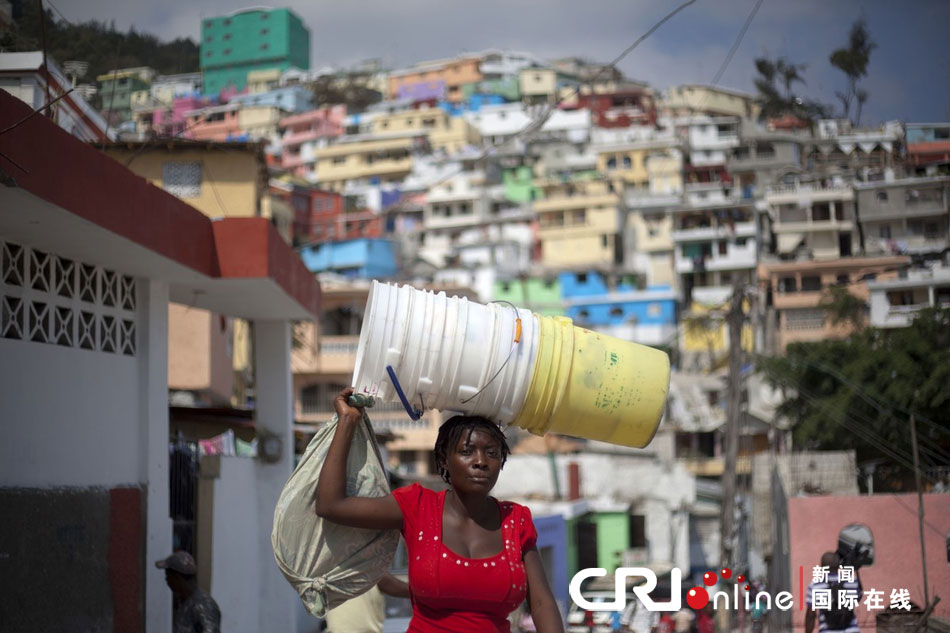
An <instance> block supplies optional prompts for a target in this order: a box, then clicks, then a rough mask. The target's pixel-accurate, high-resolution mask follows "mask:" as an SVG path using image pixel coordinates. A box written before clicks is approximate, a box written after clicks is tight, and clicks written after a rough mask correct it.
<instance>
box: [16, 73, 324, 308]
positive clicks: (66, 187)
mask: <svg viewBox="0 0 950 633" xmlns="http://www.w3.org/2000/svg"><path fill="white" fill-rule="evenodd" d="M31 112H32V109H31V108H30V107H29V106H28V105H27V104H25V103H23V102H22V101H20V100H19V99H17V98H16V97H13V96H11V95H9V94H8V93H6V92H4V91H2V90H0V130H2V129H5V128H7V127H9V126H11V125H13V124H15V123H17V122H18V121H20V120H21V119H23V118H24V117H26V116H28V115H29V114H30V113H31ZM0 154H4V155H6V156H8V157H10V158H11V159H13V160H15V161H16V162H17V163H18V164H19V165H21V166H22V167H23V168H25V169H26V170H27V171H26V172H23V171H22V170H20V169H18V168H17V167H15V166H14V165H13V164H12V163H11V162H10V161H9V160H6V159H4V157H3V156H0V168H2V169H3V171H4V172H6V173H8V174H10V175H12V176H13V177H14V178H16V181H17V185H18V186H19V187H20V188H21V189H24V190H26V191H28V192H30V193H32V194H33V195H35V196H37V197H38V198H41V199H43V200H45V201H47V202H49V203H51V204H54V205H56V206H58V207H61V208H62V209H64V210H66V211H68V212H69V213H72V214H74V215H76V216H78V217H80V218H82V219H84V220H87V221H89V222H91V223H93V224H95V225H97V226H99V227H101V228H103V229H105V230H107V231H110V232H112V233H115V234H116V235H119V236H121V237H124V238H126V239H128V240H130V241H132V242H134V243H135V244H138V245H139V246H141V247H143V248H145V249H148V250H150V251H153V252H155V253H158V254H159V255H162V256H163V257H166V258H168V259H171V260H173V261H176V262H178V263H179V264H181V265H183V266H186V267H188V268H191V269H192V270H195V271H197V272H198V273H201V274H202V275H205V276H207V277H212V278H218V277H227V278H243V277H251V278H268V277H270V278H271V279H272V280H273V281H274V282H275V283H277V284H278V285H279V286H280V287H281V288H283V289H284V291H285V292H286V293H287V294H288V295H289V296H290V297H292V298H293V299H294V300H295V301H296V302H297V303H298V304H300V306H301V307H303V308H304V309H305V310H307V311H308V312H310V313H311V314H313V315H316V314H317V313H318V311H319V304H320V286H319V284H318V283H317V281H316V279H315V278H314V276H313V274H312V273H311V272H310V271H308V270H307V268H306V266H304V263H303V261H302V260H301V259H300V257H299V256H298V255H297V253H295V252H294V251H293V250H292V249H291V248H290V247H289V246H288V245H287V244H286V243H285V242H283V240H281V238H280V235H279V234H278V233H277V230H276V229H275V228H274V227H273V225H271V223H270V222H268V221H267V220H266V219H264V218H230V219H225V220H219V221H216V222H212V221H211V220H210V219H209V218H208V217H206V216H205V215H203V214H202V213H201V212H200V211H198V210H197V209H195V208H194V207H191V206H190V205H188V204H186V203H184V202H182V201H181V200H179V199H178V198H176V197H175V196H173V195H171V194H169V193H167V192H166V191H164V190H162V189H160V188H158V187H155V186H153V185H152V184H151V183H149V182H148V181H147V180H145V179H144V178H142V177H141V176H138V175H136V174H134V173H133V172H132V171H130V170H129V169H127V168H126V167H125V166H124V165H122V164H121V163H119V162H117V161H115V160H113V159H112V158H110V157H108V156H107V155H105V154H104V153H103V152H101V151H99V150H97V149H95V148H94V147H92V146H91V145H87V144H86V143H83V142H82V141H80V140H79V139H77V138H75V137H73V136H72V135H70V134H69V133H68V132H66V131H65V130H63V129H61V128H60V127H59V126H57V125H56V124H54V123H53V122H52V121H50V120H49V119H47V118H46V117H44V116H42V115H36V116H33V117H31V118H29V119H28V120H26V121H25V122H23V123H22V124H21V125H19V126H18V127H16V128H14V129H12V130H10V131H9V132H7V133H6V134H3V135H2V136H0Z"/></svg>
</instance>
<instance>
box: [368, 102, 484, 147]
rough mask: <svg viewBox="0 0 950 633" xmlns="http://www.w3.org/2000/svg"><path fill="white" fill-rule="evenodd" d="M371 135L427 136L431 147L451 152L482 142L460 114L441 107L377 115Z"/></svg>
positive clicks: (373, 121)
mask: <svg viewBox="0 0 950 633" xmlns="http://www.w3.org/2000/svg"><path fill="white" fill-rule="evenodd" d="M371 126H372V132H373V133H374V134H389V133H416V134H419V135H427V136H428V137H429V145H430V147H432V149H433V150H436V151H438V150H443V151H445V152H447V153H449V154H454V153H456V152H458V151H460V150H462V149H463V148H464V147H466V146H475V145H478V144H480V143H481V140H482V137H481V135H480V134H479V133H478V130H477V129H476V128H475V127H474V126H472V125H471V124H470V123H469V122H468V121H466V120H465V119H463V118H462V117H453V116H449V114H448V113H447V112H446V111H445V110H443V109H442V108H423V109H419V110H402V111H400V112H393V113H390V114H385V115H382V116H377V117H376V118H375V119H373V120H372V123H371Z"/></svg>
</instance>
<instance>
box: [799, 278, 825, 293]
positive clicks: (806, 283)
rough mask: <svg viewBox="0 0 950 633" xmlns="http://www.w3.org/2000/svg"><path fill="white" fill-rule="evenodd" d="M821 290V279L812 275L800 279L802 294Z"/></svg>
mask: <svg viewBox="0 0 950 633" xmlns="http://www.w3.org/2000/svg"><path fill="white" fill-rule="evenodd" d="M820 290H821V277H819V276H817V275H812V276H809V277H802V292H818V291H820Z"/></svg>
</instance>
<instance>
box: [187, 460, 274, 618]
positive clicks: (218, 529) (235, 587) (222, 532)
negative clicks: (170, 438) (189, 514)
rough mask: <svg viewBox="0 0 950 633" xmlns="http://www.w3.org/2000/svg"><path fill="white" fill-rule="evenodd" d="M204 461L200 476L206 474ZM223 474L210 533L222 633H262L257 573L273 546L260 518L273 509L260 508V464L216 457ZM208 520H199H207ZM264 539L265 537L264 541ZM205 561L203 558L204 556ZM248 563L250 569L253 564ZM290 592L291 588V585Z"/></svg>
mask: <svg viewBox="0 0 950 633" xmlns="http://www.w3.org/2000/svg"><path fill="white" fill-rule="evenodd" d="M206 460H207V458H206V459H205V460H202V477H204V475H205V472H206V471H207V466H206ZM215 461H217V464H216V465H217V466H218V468H219V472H220V475H219V477H218V478H217V479H213V480H204V479H203V480H202V484H203V485H206V484H205V482H206V481H211V482H213V483H212V484H211V485H212V486H213V516H211V517H207V518H208V519H209V522H210V523H211V525H210V530H211V535H212V536H211V543H210V549H211V552H210V554H211V574H210V591H211V596H212V597H213V598H214V599H215V600H216V601H217V603H218V606H219V607H220V608H221V630H222V631H231V632H233V633H241V632H242V631H246V632H248V633H251V632H256V631H258V630H259V628H258V626H259V622H260V610H261V601H260V597H261V592H262V588H261V578H260V574H257V573H254V571H253V570H254V568H255V565H254V564H253V561H256V560H257V559H258V558H259V556H260V554H261V550H262V548H264V547H270V534H267V535H263V534H261V533H260V530H259V526H258V518H257V517H258V515H259V514H261V513H272V512H273V508H259V507H258V505H257V497H256V495H254V494H252V491H253V490H254V489H255V487H256V473H255V470H256V468H257V467H258V462H257V461H256V460H254V459H250V458H246V457H219V456H215ZM205 518H206V517H205V516H204V515H202V516H200V517H199V521H202V522H203V521H204V519H205ZM265 537H266V538H265ZM202 559H204V556H203V555H202ZM249 563H250V564H249ZM287 588H288V589H290V585H289V584H288V585H287Z"/></svg>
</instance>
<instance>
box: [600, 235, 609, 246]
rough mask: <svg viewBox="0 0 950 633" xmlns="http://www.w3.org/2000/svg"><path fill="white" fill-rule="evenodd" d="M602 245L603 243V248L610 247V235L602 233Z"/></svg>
mask: <svg viewBox="0 0 950 633" xmlns="http://www.w3.org/2000/svg"><path fill="white" fill-rule="evenodd" d="M600 245H601V247H603V248H610V236H609V235H601V236H600Z"/></svg>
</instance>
